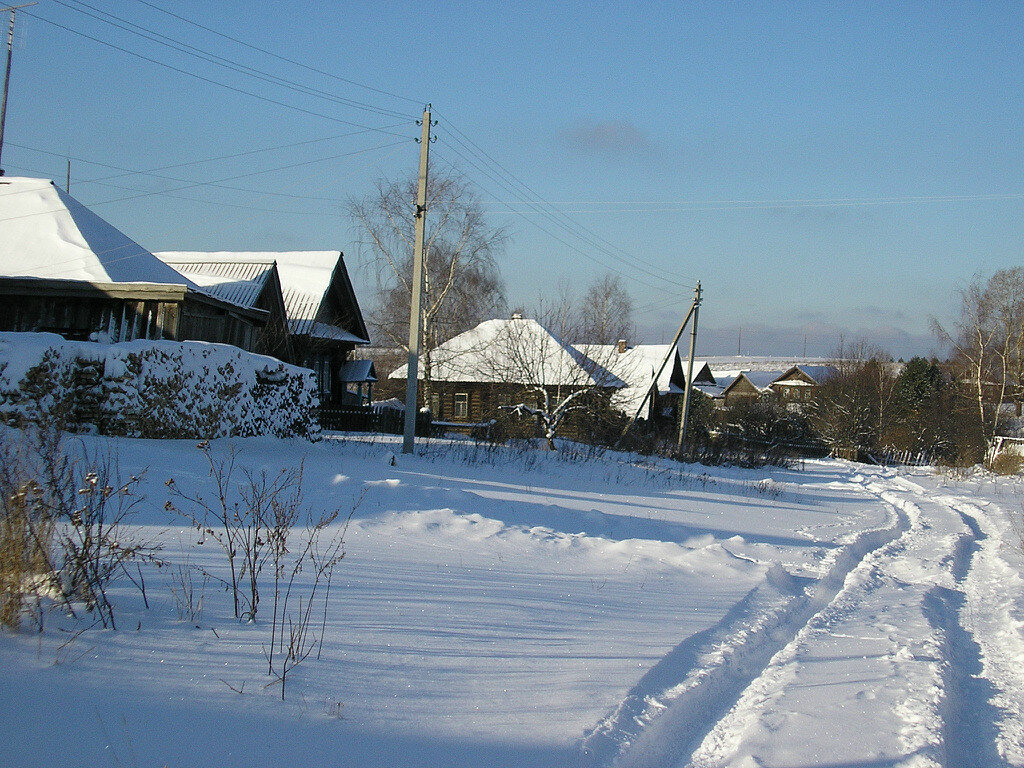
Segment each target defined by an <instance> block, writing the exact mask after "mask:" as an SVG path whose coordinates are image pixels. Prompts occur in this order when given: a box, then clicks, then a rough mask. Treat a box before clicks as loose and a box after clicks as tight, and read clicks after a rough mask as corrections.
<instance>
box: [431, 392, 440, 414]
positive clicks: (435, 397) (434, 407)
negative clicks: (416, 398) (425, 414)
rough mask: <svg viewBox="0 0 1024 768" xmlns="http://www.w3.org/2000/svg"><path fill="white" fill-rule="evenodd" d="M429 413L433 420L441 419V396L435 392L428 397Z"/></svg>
mask: <svg viewBox="0 0 1024 768" xmlns="http://www.w3.org/2000/svg"><path fill="white" fill-rule="evenodd" d="M430 412H431V413H432V414H433V415H434V418H435V419H439V418H441V396H440V395H439V394H437V392H434V393H433V394H431V395H430Z"/></svg>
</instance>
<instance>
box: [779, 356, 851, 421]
mask: <svg viewBox="0 0 1024 768" xmlns="http://www.w3.org/2000/svg"><path fill="white" fill-rule="evenodd" d="M837 373H838V369H836V367H835V366H833V365H794V366H793V367H792V368H790V369H789V370H788V371H786V372H785V373H783V374H782V375H781V376H779V377H778V378H777V379H775V381H773V382H772V383H771V385H770V386H771V389H772V391H773V392H775V393H776V394H777V395H778V396H779V400H780V401H781V402H782V403H783V405H785V406H786V408H788V409H789V410H794V411H799V410H802V409H803V408H804V407H805V406H806V405H807V404H808V403H809V402H810V401H811V398H812V397H813V396H814V392H815V390H817V389H818V387H820V386H821V385H822V384H823V383H824V382H826V381H828V379H830V378H832V377H833V376H835V375H836V374H837Z"/></svg>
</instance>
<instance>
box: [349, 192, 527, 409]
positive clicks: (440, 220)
mask: <svg viewBox="0 0 1024 768" xmlns="http://www.w3.org/2000/svg"><path fill="white" fill-rule="evenodd" d="M416 187H417V179H416V178H408V179H405V180H402V181H387V180H380V181H378V182H377V185H376V189H375V190H374V192H373V193H371V194H369V195H367V196H366V197H364V198H361V199H353V200H350V201H349V206H348V210H349V213H350V214H351V216H352V217H353V219H354V220H355V222H356V224H357V226H358V229H359V231H360V236H361V239H362V240H363V242H365V243H367V244H368V245H369V248H370V253H371V254H372V256H373V264H374V267H375V270H376V278H377V305H376V307H375V309H374V310H373V311H372V312H371V314H370V323H371V325H372V327H373V329H374V331H375V332H376V334H377V336H378V342H379V343H388V344H392V345H394V346H397V347H401V348H403V349H408V341H409V307H410V302H411V295H412V293H411V288H412V286H411V283H412V258H413V241H414V223H415V220H414V213H415V200H416ZM427 210H428V214H427V220H426V226H427V230H426V237H425V241H424V284H423V302H422V306H423V323H422V325H421V329H422V330H421V338H420V345H421V348H422V350H423V357H422V359H421V368H422V375H423V380H424V387H423V389H424V395H425V397H426V398H427V400H428V402H429V395H430V382H431V378H432V377H431V374H432V371H433V361H432V356H431V353H432V351H433V350H434V349H435V348H436V347H437V346H438V345H439V344H440V343H442V342H443V341H445V340H447V339H449V338H451V337H453V336H455V335H457V334H459V333H461V332H462V331H465V330H468V329H469V328H472V327H473V326H474V325H476V324H477V323H479V322H482V321H483V320H486V319H488V318H491V317H494V316H496V315H498V314H504V313H503V312H502V311H501V310H503V308H504V288H503V285H502V281H501V277H500V274H499V272H498V267H497V264H496V262H495V255H496V254H497V253H498V252H499V251H500V250H501V248H502V247H503V245H504V244H505V241H506V239H507V235H506V232H505V231H504V230H503V229H502V228H500V227H495V226H493V225H491V224H490V223H489V222H488V221H487V219H486V217H485V215H484V211H483V207H482V206H481V204H480V201H479V200H478V198H477V197H476V195H475V194H473V192H472V190H471V189H470V187H469V183H468V182H467V181H466V180H465V179H463V178H461V177H459V176H456V175H453V174H449V175H445V174H438V175H434V176H432V177H431V178H430V180H429V183H428V186H427Z"/></svg>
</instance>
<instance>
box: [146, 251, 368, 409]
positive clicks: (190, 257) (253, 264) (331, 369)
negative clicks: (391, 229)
mask: <svg viewBox="0 0 1024 768" xmlns="http://www.w3.org/2000/svg"><path fill="white" fill-rule="evenodd" d="M157 256H159V257H160V259H162V260H163V261H164V262H166V263H167V264H168V265H170V266H172V267H174V268H175V269H177V270H179V271H181V272H182V273H183V274H185V275H187V276H189V277H190V278H193V279H195V280H197V281H203V283H204V284H206V285H208V286H210V289H211V290H220V291H223V292H226V293H231V294H233V295H234V294H235V293H236V292H237V291H239V290H240V289H241V288H242V285H243V284H244V283H245V281H246V279H247V278H248V279H250V280H252V279H256V276H258V275H263V276H264V277H263V281H262V283H261V284H263V285H266V284H268V283H270V282H273V276H274V275H276V279H277V280H279V282H280V289H281V297H282V302H283V307H284V313H285V315H286V317H287V321H288V344H289V347H290V354H291V356H292V362H294V363H296V364H297V365H302V366H305V367H306V368H312V369H313V370H314V371H316V373H317V380H318V382H319V386H320V396H321V401H322V402H323V403H324V404H325V405H327V406H332V405H359V404H363V403H365V402H368V400H369V398H370V397H371V396H372V386H373V382H375V381H376V380H377V378H376V372H375V371H374V370H373V366H372V364H370V365H366V364H365V363H368V362H369V361H357V360H354V359H353V358H354V351H355V349H356V347H362V346H365V345H367V344H369V334H368V332H367V329H366V323H365V322H364V320H363V315H362V312H361V311H360V309H359V302H358V300H357V299H356V295H355V291H354V289H353V287H352V281H351V279H350V278H349V275H348V270H347V268H346V267H345V257H344V254H343V253H342V252H340V251H280V252H277V251H272V252H268V251H246V252H226V251H220V252H213V253H203V252H195V251H188V252H183V251H168V252H162V253H158V254H157ZM218 286H219V287H218Z"/></svg>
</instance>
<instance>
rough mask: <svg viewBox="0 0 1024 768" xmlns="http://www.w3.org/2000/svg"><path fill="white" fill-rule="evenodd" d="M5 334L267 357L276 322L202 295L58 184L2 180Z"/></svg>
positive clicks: (1, 318) (0, 311) (1, 326)
mask: <svg viewBox="0 0 1024 768" xmlns="http://www.w3.org/2000/svg"><path fill="white" fill-rule="evenodd" d="M0 221H3V226H2V227H0V292H2V293H3V296H4V301H3V302H2V303H0V330H5V331H33V332H38V331H49V332H53V333H58V334H60V335H62V336H64V337H65V338H68V339H74V340H96V341H130V340H133V339H154V340H156V339H170V340H176V341H185V340H195V341H212V342H222V343H226V344H233V345H235V346H238V347H241V348H242V349H245V350H247V351H252V352H261V353H262V352H269V350H267V349H265V348H264V347H263V344H264V342H265V340H266V339H268V338H271V337H274V336H279V335H280V333H283V332H284V328H283V327H282V328H281V329H280V331H279V332H278V333H275V332H273V331H272V330H271V327H272V325H273V323H274V318H273V316H272V313H271V312H270V311H268V310H267V309H262V308H259V307H255V306H243V305H241V304H236V303H233V302H231V301H229V300H225V299H224V298H221V297H218V296H216V295H214V294H212V293H210V292H208V291H205V290H204V289H203V288H201V287H200V286H199V285H197V284H196V283H195V282H193V281H192V280H189V279H188V278H186V277H184V276H183V275H181V274H180V273H178V272H176V271H175V270H174V269H172V268H171V267H168V266H167V265H166V264H164V263H163V262H161V261H160V260H159V259H158V258H156V257H155V256H154V255H153V254H152V253H150V252H149V251H147V250H146V249H145V248H143V247H142V246H141V245H139V244H138V243H136V242H135V241H134V240H132V239H131V238H129V237H128V236H127V235H125V234H124V233H122V232H121V231H119V230H118V229H117V228H115V227H114V226H113V225H111V224H110V223H108V222H106V221H104V220H103V219H102V218H100V217H99V216H97V215H96V214H95V213H93V212H92V211H90V210H89V209H88V208H86V207H85V206H83V205H82V204H81V203H79V202H78V201H77V200H75V199H74V198H73V197H71V196H70V195H68V194H67V193H66V192H64V191H63V190H61V189H59V188H58V187H57V186H56V185H54V183H53V182H52V181H49V180H46V179H31V178H19V177H0Z"/></svg>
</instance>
